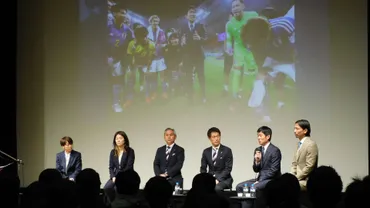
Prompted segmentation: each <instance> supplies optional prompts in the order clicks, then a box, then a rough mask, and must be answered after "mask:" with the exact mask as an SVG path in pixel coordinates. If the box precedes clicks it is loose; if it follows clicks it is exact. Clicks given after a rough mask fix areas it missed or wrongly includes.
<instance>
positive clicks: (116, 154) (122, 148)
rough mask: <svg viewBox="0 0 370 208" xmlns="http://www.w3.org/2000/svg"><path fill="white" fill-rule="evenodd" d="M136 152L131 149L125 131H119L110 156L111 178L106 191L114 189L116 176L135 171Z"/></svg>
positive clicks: (114, 139)
mask: <svg viewBox="0 0 370 208" xmlns="http://www.w3.org/2000/svg"><path fill="white" fill-rule="evenodd" d="M134 162H135V151H134V150H133V149H132V148H131V147H130V142H129V140H128V136H127V134H126V133H125V132H124V131H117V132H116V133H115V134H114V137H113V149H112V150H111V152H110V155H109V175H110V178H109V180H108V181H107V183H106V184H105V186H104V189H113V188H114V182H115V180H116V175H117V174H118V172H123V171H126V170H129V169H132V170H133V169H134Z"/></svg>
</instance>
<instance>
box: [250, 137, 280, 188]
mask: <svg viewBox="0 0 370 208" xmlns="http://www.w3.org/2000/svg"><path fill="white" fill-rule="evenodd" d="M261 149H262V148H261ZM253 170H254V172H256V173H259V174H258V178H257V180H258V181H259V182H262V181H265V180H271V179H275V178H278V177H279V176H281V152H280V149H279V148H278V147H276V146H275V145H273V144H271V143H270V144H269V146H268V147H267V149H266V151H265V153H264V154H263V155H262V161H261V162H260V163H259V164H256V162H255V160H253Z"/></svg>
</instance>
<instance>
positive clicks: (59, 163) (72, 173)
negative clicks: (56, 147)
mask: <svg viewBox="0 0 370 208" xmlns="http://www.w3.org/2000/svg"><path fill="white" fill-rule="evenodd" d="M56 169H57V170H58V171H59V172H60V174H62V177H63V178H73V179H76V177H77V175H78V174H79V173H80V172H81V170H82V159H81V153H80V152H77V151H75V150H72V151H71V154H70V156H69V162H68V166H67V167H66V156H65V152H64V151H62V152H59V153H58V154H57V155H56Z"/></svg>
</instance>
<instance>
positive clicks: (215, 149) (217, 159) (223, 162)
mask: <svg viewBox="0 0 370 208" xmlns="http://www.w3.org/2000/svg"><path fill="white" fill-rule="evenodd" d="M207 136H208V139H209V141H210V142H211V145H212V146H211V147H208V148H206V149H204V151H203V154H202V159H201V166H200V172H201V173H209V174H211V175H213V177H215V178H216V187H215V190H216V191H222V190H224V189H230V188H232V183H233V178H232V176H231V170H232V168H233V153H232V151H231V149H230V148H229V147H227V146H225V145H222V144H221V131H220V130H219V129H218V128H216V127H212V128H210V129H209V130H208V132H207ZM207 169H208V170H207Z"/></svg>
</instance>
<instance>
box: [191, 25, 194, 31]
mask: <svg viewBox="0 0 370 208" xmlns="http://www.w3.org/2000/svg"><path fill="white" fill-rule="evenodd" d="M193 30H194V24H190V31H192V32H193Z"/></svg>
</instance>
